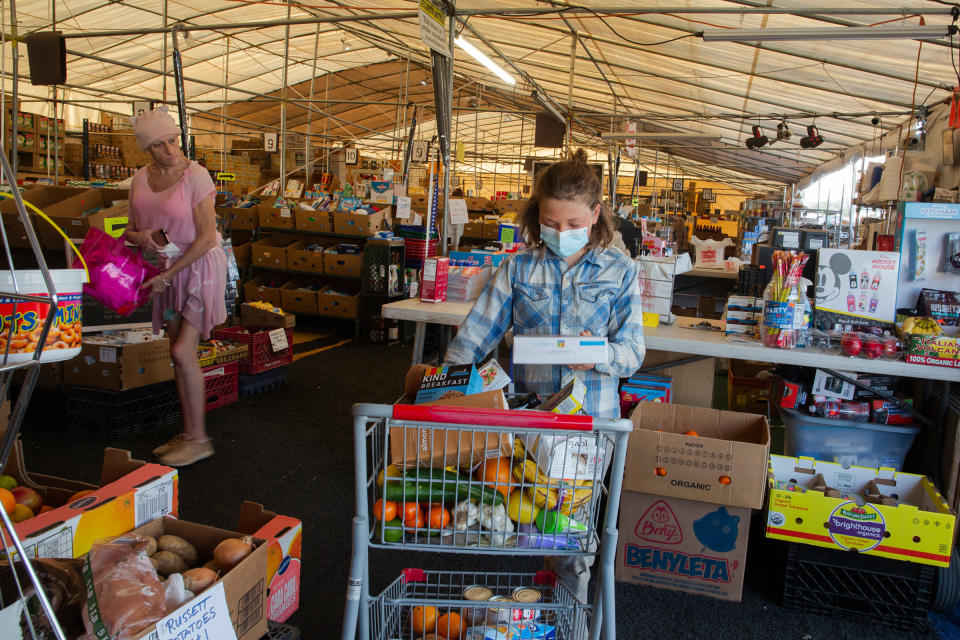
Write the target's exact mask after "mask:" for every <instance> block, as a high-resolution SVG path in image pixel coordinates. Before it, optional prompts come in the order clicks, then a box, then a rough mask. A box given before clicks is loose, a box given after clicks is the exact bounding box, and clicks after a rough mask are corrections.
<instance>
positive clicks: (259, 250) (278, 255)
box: [251, 235, 303, 269]
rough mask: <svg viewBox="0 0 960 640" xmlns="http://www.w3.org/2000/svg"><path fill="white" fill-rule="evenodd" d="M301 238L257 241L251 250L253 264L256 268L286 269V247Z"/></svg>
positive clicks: (278, 236)
mask: <svg viewBox="0 0 960 640" xmlns="http://www.w3.org/2000/svg"><path fill="white" fill-rule="evenodd" d="M302 239H303V238H299V237H296V236H288V235H276V236H267V237H266V238H264V239H263V240H257V241H256V242H254V243H253V246H252V248H251V258H252V261H253V264H254V265H255V266H258V267H269V268H271V269H286V268H287V252H286V249H287V247H290V246H292V245H293V244H295V243H297V242H299V241H300V240H302Z"/></svg>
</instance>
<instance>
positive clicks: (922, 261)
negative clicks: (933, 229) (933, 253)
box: [910, 229, 927, 282]
mask: <svg viewBox="0 0 960 640" xmlns="http://www.w3.org/2000/svg"><path fill="white" fill-rule="evenodd" d="M912 257H913V261H912V263H911V270H910V272H911V274H912V275H913V281H914V282H920V281H922V280H926V279H927V277H926V275H925V274H926V272H927V230H926V229H917V230H916V231H914V232H913V252H912Z"/></svg>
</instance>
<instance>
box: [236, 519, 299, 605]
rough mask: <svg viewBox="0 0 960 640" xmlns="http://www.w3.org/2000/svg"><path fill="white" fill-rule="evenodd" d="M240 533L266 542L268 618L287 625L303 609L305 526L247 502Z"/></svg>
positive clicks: (238, 525)
mask: <svg viewBox="0 0 960 640" xmlns="http://www.w3.org/2000/svg"><path fill="white" fill-rule="evenodd" d="M237 531H239V532H240V533H246V534H249V535H252V536H253V537H254V538H263V539H264V540H266V541H267V573H266V576H267V619H268V620H273V621H275V622H286V620H287V619H288V618H289V617H290V616H291V614H293V612H294V611H296V610H297V608H299V606H300V570H301V546H302V537H303V523H302V522H300V521H299V520H297V519H296V518H291V517H290V516H279V515H277V514H276V513H273V512H272V511H266V510H264V508H263V506H262V505H260V504H257V503H256V502H244V503H243V504H242V505H241V506H240V521H239V523H238V524H237Z"/></svg>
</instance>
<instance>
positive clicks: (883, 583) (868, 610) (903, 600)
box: [783, 543, 937, 629]
mask: <svg viewBox="0 0 960 640" xmlns="http://www.w3.org/2000/svg"><path fill="white" fill-rule="evenodd" d="M786 546H787V549H786V562H785V566H784V580H783V606H785V607H787V608H791V609H799V610H802V611H808V612H811V613H819V614H822V615H826V616H831V617H837V618H843V619H845V620H853V621H862V622H865V623H868V624H872V623H880V624H883V625H886V626H889V627H895V628H897V629H925V628H926V627H927V609H928V608H929V606H930V602H931V599H932V597H933V590H934V588H935V583H934V577H935V576H936V573H937V568H936V567H933V566H930V565H925V564H916V563H913V562H902V561H900V560H892V559H890V558H880V557H877V556H869V555H863V554H859V553H856V552H853V551H839V550H836V549H824V548H821V547H814V546H811V545H806V544H794V543H786Z"/></svg>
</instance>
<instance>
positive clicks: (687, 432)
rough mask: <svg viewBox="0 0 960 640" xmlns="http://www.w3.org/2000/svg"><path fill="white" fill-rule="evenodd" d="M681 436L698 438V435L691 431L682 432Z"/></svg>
mask: <svg viewBox="0 0 960 640" xmlns="http://www.w3.org/2000/svg"><path fill="white" fill-rule="evenodd" d="M683 435H685V436H699V435H700V434H699V433H697V432H696V431H694V430H693V429H690V431H684V432H683Z"/></svg>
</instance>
